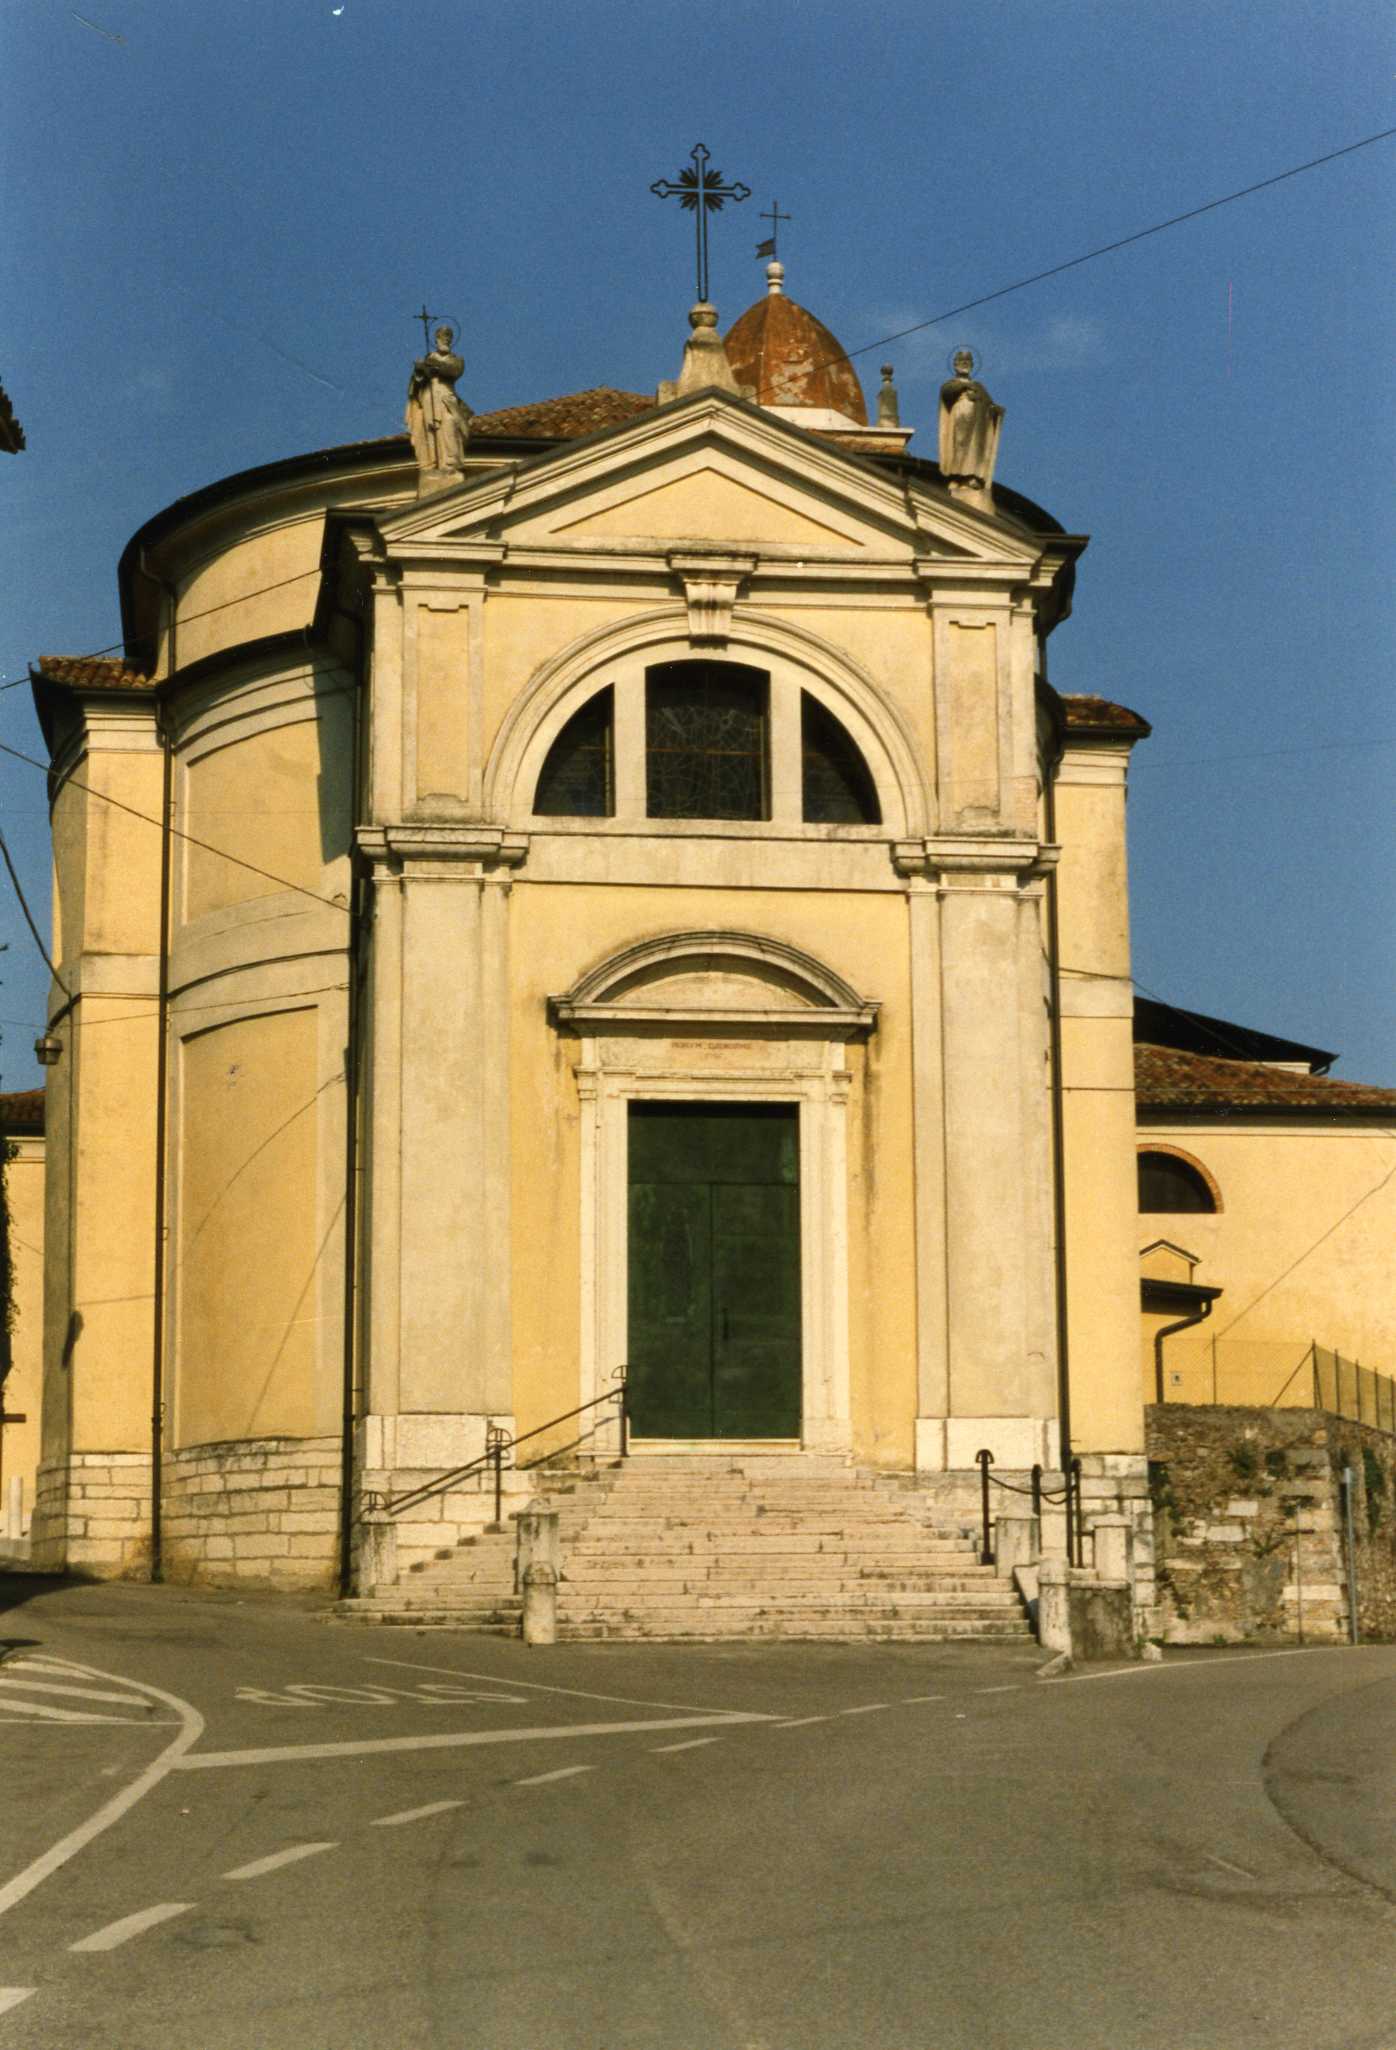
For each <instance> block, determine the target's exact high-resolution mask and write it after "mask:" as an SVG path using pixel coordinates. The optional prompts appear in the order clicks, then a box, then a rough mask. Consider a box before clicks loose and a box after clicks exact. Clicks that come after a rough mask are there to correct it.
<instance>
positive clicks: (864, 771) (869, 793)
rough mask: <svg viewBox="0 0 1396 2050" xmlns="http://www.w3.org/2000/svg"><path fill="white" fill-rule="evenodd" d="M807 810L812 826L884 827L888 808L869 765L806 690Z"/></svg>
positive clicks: (802, 752)
mask: <svg viewBox="0 0 1396 2050" xmlns="http://www.w3.org/2000/svg"><path fill="white" fill-rule="evenodd" d="M800 759H801V786H802V811H803V816H804V818H805V819H806V820H807V821H808V823H809V824H811V825H819V826H879V825H881V823H882V807H881V806H880V805H879V803H878V801H877V788H876V786H875V784H874V783H873V779H872V777H871V775H870V774H869V772H868V765H867V763H866V762H865V761H864V760H863V757H862V755H861V754H860V753H859V752H858V749H857V748H856V747H855V746H854V744H853V741H852V739H851V738H850V736H849V734H848V733H847V732H846V731H845V729H844V727H843V726H842V725H840V723H839V721H838V720H837V719H836V718H835V717H834V715H833V713H832V712H830V711H827V710H826V709H825V707H824V706H823V705H821V704H820V702H819V700H818V698H814V697H811V696H810V694H809V692H808V691H807V690H804V691H801V692H800Z"/></svg>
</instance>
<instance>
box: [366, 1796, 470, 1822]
mask: <svg viewBox="0 0 1396 2050" xmlns="http://www.w3.org/2000/svg"><path fill="white" fill-rule="evenodd" d="M464 1806H465V1803H464V1801H428V1802H427V1804H426V1806H425V1807H424V1808H399V1809H398V1812H397V1814H396V1815H375V1816H374V1818H373V1822H372V1827H373V1828H374V1829H396V1827H397V1825H398V1824H399V1823H400V1822H423V1821H425V1819H426V1817H427V1816H428V1815H444V1814H445V1812H446V1810H447V1809H448V1808H463V1807H464Z"/></svg>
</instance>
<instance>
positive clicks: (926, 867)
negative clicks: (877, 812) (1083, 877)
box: [891, 833, 1061, 889]
mask: <svg viewBox="0 0 1396 2050" xmlns="http://www.w3.org/2000/svg"><path fill="white" fill-rule="evenodd" d="M891 855H892V866H893V868H894V869H895V870H896V872H897V874H898V875H899V876H907V877H913V876H921V877H924V878H925V880H926V881H928V882H939V883H942V884H945V885H946V886H948V887H954V886H956V885H957V884H959V885H961V886H964V887H969V888H973V887H975V886H976V885H978V886H980V887H983V886H985V885H988V886H990V887H993V888H999V889H1002V888H1004V887H1014V886H1018V887H1021V886H1023V885H1026V884H1029V883H1038V882H1041V881H1042V879H1043V877H1044V876H1046V875H1048V874H1049V873H1050V872H1051V870H1052V869H1054V868H1055V867H1056V865H1057V863H1058V861H1059V860H1060V859H1061V848H1060V847H1058V846H1054V845H1052V844H1051V843H1050V842H1047V841H1043V840H1025V839H1018V838H1015V837H1010V836H1009V835H1007V834H994V835H990V834H987V833H985V834H978V833H955V834H936V835H934V836H932V837H930V838H927V839H925V840H894V841H893V842H892V847H891Z"/></svg>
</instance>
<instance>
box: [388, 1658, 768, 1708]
mask: <svg viewBox="0 0 1396 2050" xmlns="http://www.w3.org/2000/svg"><path fill="white" fill-rule="evenodd" d="M365 1663H366V1664H367V1665H370V1666H403V1667H405V1668H406V1670H407V1671H408V1672H409V1673H449V1674H450V1675H451V1677H452V1679H454V1680H488V1681H490V1682H491V1684H492V1685H493V1686H495V1687H527V1688H528V1690H529V1692H530V1693H532V1694H571V1695H574V1696H575V1697H576V1699H577V1700H578V1701H613V1702H615V1703H617V1705H618V1706H619V1707H621V1708H677V1709H679V1710H681V1711H682V1712H684V1713H685V1714H690V1715H692V1714H699V1715H711V1716H717V1715H731V1716H732V1718H733V1720H734V1721H744V1722H769V1721H770V1720H771V1717H769V1716H762V1715H748V1714H744V1713H742V1712H740V1711H738V1710H737V1709H716V1708H702V1709H698V1708H695V1706H694V1704H693V1702H691V1701H650V1700H648V1699H646V1700H643V1701H642V1700H637V1698H636V1697H635V1696H634V1695H633V1694H591V1693H589V1692H588V1691H587V1689H586V1688H585V1687H545V1686H544V1685H543V1683H542V1681H541V1680H501V1679H500V1677H499V1675H498V1674H497V1673H462V1672H461V1671H460V1670H459V1669H458V1668H457V1667H455V1666H423V1665H418V1664H417V1663H416V1662H415V1661H414V1660H412V1659H385V1658H371V1657H368V1656H367V1654H366V1655H365Z"/></svg>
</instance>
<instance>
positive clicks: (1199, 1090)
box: [1134, 1044, 1396, 1116]
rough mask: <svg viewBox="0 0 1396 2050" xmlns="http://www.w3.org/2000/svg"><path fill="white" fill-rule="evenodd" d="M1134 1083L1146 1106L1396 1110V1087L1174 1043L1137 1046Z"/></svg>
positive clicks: (1140, 1104)
mask: <svg viewBox="0 0 1396 2050" xmlns="http://www.w3.org/2000/svg"><path fill="white" fill-rule="evenodd" d="M1134 1089H1135V1099H1136V1102H1137V1104H1138V1107H1139V1109H1140V1110H1168V1109H1173V1110H1188V1109H1192V1110H1201V1109H1208V1110H1223V1109H1234V1110H1326V1111H1328V1112H1330V1113H1332V1114H1333V1115H1335V1116H1341V1115H1342V1114H1343V1113H1344V1112H1345V1111H1388V1112H1389V1113H1391V1114H1392V1115H1393V1116H1396V1089H1378V1088H1375V1087H1373V1086H1372V1085H1371V1084H1369V1083H1366V1082H1336V1081H1334V1080H1333V1078H1332V1076H1330V1075H1296V1074H1293V1073H1291V1072H1289V1071H1288V1070H1287V1069H1284V1068H1271V1067H1267V1066H1265V1065H1264V1064H1263V1063H1262V1062H1260V1061H1226V1060H1220V1059H1218V1058H1217V1057H1216V1056H1215V1055H1212V1054H1202V1053H1182V1052H1180V1051H1179V1050H1178V1049H1177V1048H1176V1047H1171V1046H1147V1045H1143V1044H1141V1045H1138V1046H1136V1047H1135V1049H1134Z"/></svg>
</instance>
